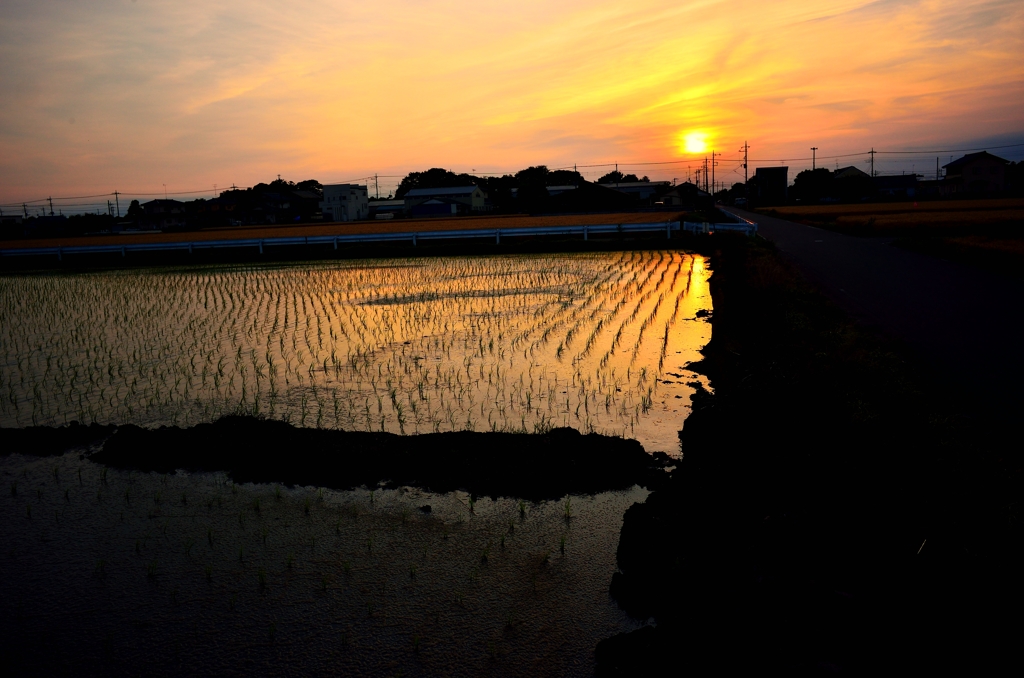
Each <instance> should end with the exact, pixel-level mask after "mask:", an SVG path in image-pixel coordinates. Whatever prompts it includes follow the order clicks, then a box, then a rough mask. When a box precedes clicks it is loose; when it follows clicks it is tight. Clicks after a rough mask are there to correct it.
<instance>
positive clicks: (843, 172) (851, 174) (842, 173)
mask: <svg viewBox="0 0 1024 678" xmlns="http://www.w3.org/2000/svg"><path fill="white" fill-rule="evenodd" d="M832 178H833V179H838V180H840V181H842V180H844V179H870V178H871V175H870V174H868V173H867V172H864V171H863V170H859V169H857V168H856V167H854V166H853V165H850V166H849V167H842V168H839V169H837V170H836V171H835V173H834V174H833V175H832Z"/></svg>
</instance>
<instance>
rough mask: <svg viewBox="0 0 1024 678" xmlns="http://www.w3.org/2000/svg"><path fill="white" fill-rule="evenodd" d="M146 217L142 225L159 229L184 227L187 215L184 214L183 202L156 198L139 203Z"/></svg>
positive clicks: (186, 223)
mask: <svg viewBox="0 0 1024 678" xmlns="http://www.w3.org/2000/svg"><path fill="white" fill-rule="evenodd" d="M141 207H142V211H143V212H145V214H146V219H145V223H144V224H140V225H142V226H148V227H149V228H154V229H159V230H172V229H175V228H185V227H186V226H187V225H188V217H187V215H186V214H185V203H183V202H181V201H180V200H167V199H158V200H150V201H149V202H144V203H142V205H141Z"/></svg>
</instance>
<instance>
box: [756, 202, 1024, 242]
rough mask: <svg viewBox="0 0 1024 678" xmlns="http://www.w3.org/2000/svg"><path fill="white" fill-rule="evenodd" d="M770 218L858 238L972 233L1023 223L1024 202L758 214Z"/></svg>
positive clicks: (781, 210)
mask: <svg viewBox="0 0 1024 678" xmlns="http://www.w3.org/2000/svg"><path fill="white" fill-rule="evenodd" d="M761 212H762V213H764V214H766V215H769V216H777V217H779V218H782V219H789V220H792V221H799V222H803V223H809V224H813V225H815V226H822V227H824V228H829V229H832V230H837V231H842V232H846V233H855V234H858V235H897V234H898V235H914V234H918V233H920V234H921V235H924V234H928V235H944V234H949V233H952V232H957V233H963V234H970V233H971V232H972V231H977V230H988V229H990V228H991V227H1010V226H1013V225H1024V199H1022V198H998V199H991V200H947V201H935V202H899V203H872V204H857V205H799V206H785V207H774V208H768V209H765V210H761Z"/></svg>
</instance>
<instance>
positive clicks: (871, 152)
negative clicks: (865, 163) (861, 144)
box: [869, 146, 875, 176]
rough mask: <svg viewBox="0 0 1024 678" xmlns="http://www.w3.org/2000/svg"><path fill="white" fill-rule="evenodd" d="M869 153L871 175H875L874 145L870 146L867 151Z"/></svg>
mask: <svg viewBox="0 0 1024 678" xmlns="http://www.w3.org/2000/svg"><path fill="white" fill-rule="evenodd" d="M869 153H870V154H871V176H875V147H874V146H872V147H871V150H870V151H869Z"/></svg>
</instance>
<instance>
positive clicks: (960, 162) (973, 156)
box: [942, 151, 1010, 170]
mask: <svg viewBox="0 0 1024 678" xmlns="http://www.w3.org/2000/svg"><path fill="white" fill-rule="evenodd" d="M986 156H987V157H989V158H992V159H993V160H998V161H999V162H1001V163H1003V164H1006V163H1008V162H1010V161H1009V160H1004V159H1002V158H1000V157H999V156H998V155H992V154H991V153H989V152H988V151H979V152H978V153H968V154H967V155H965V156H964V157H962V158H958V159H956V160H954V161H953V162H951V163H949V164H948V165H943V166H942V168H943V169H946V170H949V169H954V170H957V169H960V168H961V167H963V166H964V165H966V164H967V163H969V162H973V161H975V160H981V159H982V158H984V157H986Z"/></svg>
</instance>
